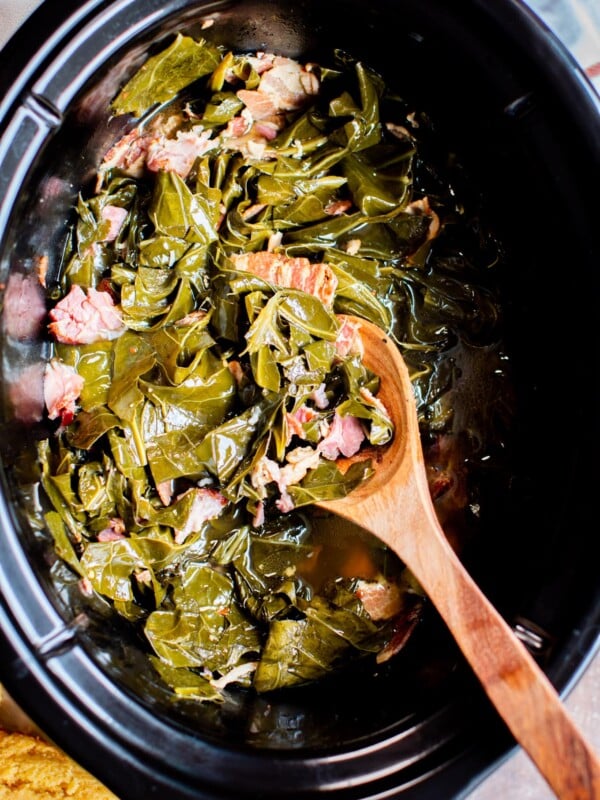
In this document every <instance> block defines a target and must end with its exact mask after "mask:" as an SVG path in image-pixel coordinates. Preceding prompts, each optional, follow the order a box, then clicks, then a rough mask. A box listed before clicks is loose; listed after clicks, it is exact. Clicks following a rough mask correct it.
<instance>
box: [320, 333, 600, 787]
mask: <svg viewBox="0 0 600 800" xmlns="http://www.w3.org/2000/svg"><path fill="white" fill-rule="evenodd" d="M348 319H350V320H352V321H353V322H356V323H359V324H360V328H361V331H360V332H361V336H362V340H363V344H364V348H365V355H364V362H365V364H366V366H367V367H369V368H370V369H371V370H373V372H375V373H376V374H377V375H379V376H380V378H381V386H380V390H379V394H378V397H379V398H380V399H381V401H382V402H383V403H384V405H385V406H386V408H387V409H388V411H389V413H390V416H391V418H392V421H393V422H394V425H395V430H396V434H395V437H394V439H393V441H392V443H391V444H390V445H389V446H388V447H387V448H385V449H381V448H380V449H379V450H377V449H374V450H373V451H371V452H370V453H369V455H370V457H372V460H373V466H374V469H375V473H374V475H373V477H372V478H370V479H369V480H368V481H366V482H365V483H363V484H361V485H360V486H359V487H358V488H357V489H355V490H354V491H353V492H351V493H350V494H349V495H348V496H346V497H344V498H342V499H340V500H328V501H324V502H322V503H319V506H320V507H321V508H324V509H327V510H328V511H332V512H333V513H335V514H337V515H339V516H341V517H345V518H346V519H348V520H351V521H352V522H354V523H356V524H358V525H360V526H362V527H363V528H365V529H366V530H368V531H370V532H371V533H373V534H374V535H375V536H377V537H378V538H379V539H380V540H381V541H383V542H384V543H385V544H386V545H387V546H388V547H389V548H390V549H391V550H393V551H394V552H395V553H396V554H397V555H398V556H399V558H400V559H401V560H402V561H403V562H404V564H406V566H407V567H408V568H409V569H410V570H411V572H412V573H413V574H414V575H415V577H416V578H417V580H418V581H419V582H420V583H421V585H422V587H423V589H424V590H425V591H426V593H427V594H428V596H429V598H430V599H431V601H432V602H433V603H434V605H435V606H436V608H437V609H438V611H439V613H440V615H441V616H442V618H443V619H444V621H445V622H446V624H447V626H448V628H449V629H450V631H451V633H452V635H453V636H454V638H455V639H456V642H457V643H458V646H459V647H460V649H461V650H462V652H463V654H464V655H465V657H466V658H467V660H468V662H469V663H470V665H471V667H472V668H473V670H474V672H475V674H476V675H477V677H478V678H479V680H480V681H481V684H482V685H483V688H484V689H485V691H486V692H487V694H488V696H489V698H490V700H491V701H492V703H493V704H494V706H495V707H496V710H497V711H498V713H499V714H500V716H501V717H502V719H503V720H504V721H505V723H506V724H507V726H508V727H509V729H510V730H511V732H512V734H513V735H514V737H515V739H516V740H517V742H519V744H521V746H522V747H523V748H524V750H526V752H527V753H528V754H529V756H530V757H531V759H532V760H533V762H534V763H535V764H536V766H537V768H538V769H539V771H540V773H541V774H542V775H543V776H544V778H545V779H546V780H547V781H548V783H549V784H550V786H551V787H552V789H553V790H554V792H555V793H556V795H557V797H559V798H564V800H600V762H599V761H598V758H597V756H596V755H595V754H594V752H593V750H592V749H591V747H590V745H589V744H588V743H587V742H586V741H585V740H584V738H583V737H582V735H581V733H580V732H579V731H578V730H577V728H576V726H575V724H574V723H573V721H572V720H571V718H570V717H569V715H568V714H567V712H566V710H565V708H564V706H563V705H562V703H561V701H560V698H559V697H558V695H557V693H556V691H555V690H554V688H553V686H552V684H551V683H550V681H549V680H548V679H547V677H546V676H545V675H544V673H543V672H542V670H541V669H540V668H539V667H538V666H537V664H536V663H535V661H534V660H533V658H532V657H531V656H530V655H529V653H528V652H527V650H526V649H525V647H524V645H523V644H522V643H521V642H520V641H519V640H518V639H517V638H516V636H515V635H514V633H513V632H512V630H511V629H510V627H509V626H508V625H507V623H506V622H505V621H504V619H503V618H502V617H501V616H500V614H499V613H498V612H497V611H496V609H495V608H494V607H493V606H492V605H491V603H490V602H489V600H487V598H486V597H485V596H484V595H483V593H482V592H481V590H480V589H479V588H478V587H477V585H476V584H475V582H474V581H473V579H472V578H471V577H470V576H469V574H468V573H467V571H466V570H465V568H464V567H463V566H462V564H461V562H460V561H459V559H458V557H457V556H456V554H455V552H454V550H453V549H452V547H451V546H450V544H449V543H448V540H447V539H446V537H445V535H444V532H443V530H442V528H441V526H440V524H439V522H438V520H437V517H436V512H435V509H434V506H433V503H432V500H431V497H430V494H429V488H428V484H427V477H426V473H425V464H424V458H423V452H422V450H421V442H420V436H419V425H418V421H417V410H416V405H415V400H414V394H413V389H412V384H411V381H410V378H409V375H408V370H407V368H406V365H405V364H404V361H403V359H402V356H401V355H400V352H399V350H398V348H397V347H396V345H395V344H394V343H393V341H392V340H391V339H390V338H389V337H388V336H387V335H386V334H385V333H384V332H383V331H382V330H381V329H380V328H378V327H377V326H376V325H373V324H372V323H370V322H367V321H365V320H362V319H358V318H355V317H349V318H348Z"/></svg>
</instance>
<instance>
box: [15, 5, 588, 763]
mask: <svg viewBox="0 0 600 800" xmlns="http://www.w3.org/2000/svg"><path fill="white" fill-rule="evenodd" d="M108 5H109V4H106V6H108ZM113 5H115V6H118V5H119V4H113ZM123 5H125V4H123ZM201 8H202V7H201V4H197V5H196V6H194V7H193V8H191V9H179V5H178V4H173V5H169V4H168V3H166V4H164V6H163V11H162V17H161V21H160V22H159V23H155V22H152V23H150V22H148V24H147V26H146V27H145V28H140V30H142V32H141V33H140V34H139V35H138V37H137V39H136V41H135V42H134V45H133V48H132V47H131V43H129V44H128V45H127V46H123V48H121V50H119V52H117V53H115V54H113V55H111V57H110V58H109V59H108V61H106V62H105V63H101V64H99V67H98V69H97V71H96V72H95V74H94V76H93V78H92V79H91V80H90V81H88V82H87V83H86V85H85V86H82V87H81V88H78V91H77V94H76V98H75V101H74V103H73V104H72V105H71V106H70V107H69V109H68V110H67V111H66V113H65V114H64V118H61V119H60V120H59V122H60V124H57V125H56V126H54V127H53V128H52V131H51V133H50V135H49V136H48V137H47V139H46V141H45V142H44V144H43V146H42V147H41V148H40V151H39V155H38V157H37V158H36V161H35V166H34V168H33V169H32V170H31V171H30V172H29V174H28V175H27V176H26V178H25V180H24V183H23V189H22V191H21V192H20V195H19V205H18V206H17V207H16V208H15V210H14V213H13V215H12V223H11V226H10V228H9V230H8V233H7V236H6V239H5V245H4V253H5V261H4V266H3V269H6V268H7V266H8V265H9V263H10V265H11V266H12V267H25V268H28V267H30V266H31V264H32V263H33V259H34V258H35V257H36V255H38V254H39V253H40V252H44V253H48V254H49V256H50V267H49V275H50V276H52V275H54V276H55V271H56V269H57V264H58V255H59V253H60V242H61V239H62V237H63V234H64V231H65V222H66V220H67V219H69V217H70V213H71V211H70V210H71V208H72V206H73V203H74V201H75V199H76V195H77V192H78V191H79V189H80V188H81V187H82V186H83V187H85V186H86V185H87V186H89V185H90V183H91V182H92V181H93V173H94V167H95V165H96V164H97V162H98V160H99V155H100V154H102V153H103V152H104V151H105V150H106V148H107V146H108V144H109V143H110V142H111V141H112V140H114V138H115V137H116V136H117V135H118V130H119V128H120V127H121V126H122V123H121V122H120V121H118V120H117V121H109V120H108V119H107V115H106V108H107V104H108V101H109V100H110V98H111V97H112V96H113V95H114V93H115V90H116V88H117V86H118V85H119V83H120V82H122V80H123V79H124V77H126V76H127V75H128V74H129V73H131V72H132V71H133V69H134V68H135V67H136V66H137V65H138V64H139V63H140V61H141V60H142V58H143V56H144V54H146V53H147V52H148V47H150V50H151V51H153V50H155V49H158V48H160V47H161V46H162V45H163V43H164V42H165V41H166V39H165V37H167V36H169V35H170V34H171V33H172V32H174V31H177V30H182V31H186V32H188V33H191V34H192V35H196V36H199V35H208V36H210V37H211V38H212V39H216V40H217V41H220V42H222V43H224V44H227V46H230V47H233V48H235V49H241V50H253V49H264V50H276V51H278V52H282V53H285V54H287V55H291V56H296V55H300V54H302V56H303V57H308V58H312V59H314V60H317V61H318V60H319V59H321V58H323V57H324V56H328V55H329V54H330V53H331V52H332V49H333V48H341V49H343V50H345V51H347V52H348V53H351V54H353V55H355V56H357V57H359V58H360V59H361V60H364V61H365V62H367V63H368V64H370V65H371V66H372V67H374V68H375V69H377V70H379V71H380V72H381V73H382V74H383V75H384V77H385V79H386V81H387V83H388V84H389V85H391V86H393V87H395V88H396V89H397V90H398V91H399V92H400V93H402V94H403V95H404V96H406V97H407V98H409V99H410V100H411V101H413V102H414V104H415V107H419V108H422V109H425V110H426V111H427V112H428V113H429V114H430V116H431V118H432V119H433V120H434V121H435V125H436V126H437V132H438V134H439V137H440V139H441V140H443V141H444V142H447V143H448V145H449V149H450V150H454V151H455V152H456V153H458V155H459V159H460V161H461V162H462V163H463V164H464V172H465V174H466V176H467V182H468V183H469V185H471V186H473V187H474V191H477V192H480V193H481V196H482V203H483V209H484V212H483V213H484V214H485V215H487V217H488V218H489V219H491V220H493V225H494V226H495V227H496V229H497V230H498V232H499V234H500V238H501V239H502V240H503V242H504V244H505V248H506V274H505V279H504V287H503V290H504V297H505V320H504V325H505V331H506V337H507V339H508V341H509V342H510V350H511V357H512V361H513V369H514V377H515V388H516V398H517V407H518V414H517V415H516V418H515V422H514V429H513V430H512V432H511V448H512V450H511V453H510V461H511V473H510V475H509V476H508V478H506V477H504V478H503V479H502V480H495V477H498V476H491V477H490V478H489V480H488V481H487V484H486V486H487V488H486V492H487V495H488V496H487V497H486V502H485V503H484V504H482V505H483V506H484V507H485V508H487V509H489V510H488V512H487V514H486V517H485V518H484V520H483V525H482V527H483V533H484V535H483V536H481V537H480V538H479V539H478V540H477V541H475V542H473V543H472V544H471V546H470V548H469V550H468V551H467V552H466V553H465V558H466V559H467V560H468V563H469V566H470V568H471V569H472V571H473V574H474V575H475V577H476V578H477V579H478V580H479V581H480V582H481V584H482V585H483V588H484V589H485V590H486V591H487V592H488V594H489V595H490V597H491V598H492V599H493V600H494V602H496V603H497V604H498V606H499V607H500V609H501V610H502V611H503V612H504V613H506V614H507V615H508V616H509V617H510V618H513V617H514V616H515V615H517V614H520V615H522V616H525V617H527V618H529V619H531V620H532V621H533V622H535V623H537V624H539V625H540V626H542V627H543V628H544V630H545V631H547V633H548V637H549V641H550V640H551V641H552V642H553V643H554V646H555V648H556V650H555V651H554V652H555V653H560V648H561V647H563V646H564V645H565V643H566V642H567V640H568V637H569V635H570V632H571V631H572V629H573V628H575V627H577V624H578V620H580V618H581V617H582V615H584V614H585V613H587V612H588V611H589V609H590V607H591V606H592V605H593V603H594V598H593V588H592V587H593V586H594V576H593V575H592V565H591V563H590V559H588V558H586V555H587V551H588V548H589V530H590V527H591V526H590V524H589V523H590V521H591V519H592V508H591V499H590V498H591V497H592V493H591V486H590V483H591V475H592V470H591V467H590V452H589V448H587V447H586V446H585V431H586V430H587V429H588V423H587V421H586V420H587V418H588V407H589V403H588V402H586V401H587V400H588V397H589V392H590V389H589V388H588V378H589V366H588V365H589V363H590V361H589V359H590V349H589V346H588V345H589V343H591V342H592V340H593V329H592V323H593V319H594V317H593V314H592V309H591V302H592V297H593V296H594V293H593V292H588V291H587V289H586V286H587V284H588V282H589V281H590V280H591V268H592V264H591V258H590V254H591V253H592V243H591V237H590V230H591V224H590V220H591V213H590V209H589V207H588V206H587V204H586V202H585V201H584V199H583V198H584V197H586V196H587V197H590V196H591V193H590V194H588V193H587V192H588V186H587V182H588V174H589V173H591V172H593V170H589V165H588V163H587V161H586V158H589V152H590V151H589V148H588V144H587V143H586V142H585V140H584V139H582V138H581V136H580V133H579V130H578V129H576V128H575V127H574V126H573V125H571V124H570V122H571V121H570V120H569V119H568V118H567V116H566V113H565V108H564V107H562V108H561V106H560V103H559V102H558V101H557V98H556V97H554V96H553V94H552V85H551V76H548V75H547V74H546V75H544V74H543V73H542V72H541V71H540V69H539V67H538V66H536V64H535V63H534V62H533V61H529V60H528V58H527V55H526V53H525V51H524V50H518V49H517V48H516V47H514V48H513V49H512V50H510V52H508V51H507V40H506V38H505V36H504V34H503V33H502V32H501V30H500V29H498V28H496V27H494V26H493V25H492V24H491V23H490V20H489V19H488V18H487V16H485V15H484V14H482V13H480V11H479V10H478V6H477V4H476V3H467V2H462V3H458V4H453V7H452V10H450V8H449V7H448V9H447V8H446V4H445V3H442V2H439V3H438V2H428V3H427V4H423V3H420V2H412V1H411V2H403V3H399V2H377V3H375V2H371V3H368V4H365V3H361V2H356V1H355V0H351V1H350V2H348V1H347V0H346V1H345V2H338V0H329V2H327V3H323V2H319V0H314V2H313V0H310V1H309V0H302V1H301V2H295V3H293V4H292V3H286V2H283V1H282V2H268V3H253V2H249V3H244V4H225V5H218V4H217V5H214V4H213V5H211V6H210V9H209V10H208V11H206V12H205V14H204V15H205V16H211V14H212V15H213V16H214V17H215V20H216V22H215V25H214V26H213V28H212V29H210V31H208V32H207V33H206V34H204V33H203V32H201V15H202V10H201ZM140 13H141V12H140ZM115 19H116V20H117V22H116V23H115V24H120V25H122V26H126V24H127V22H126V21H125V20H126V16H125V14H124V13H123V14H121V16H120V17H119V16H118V15H116V16H115ZM120 32H121V31H119V33H120ZM88 47H89V57H90V60H91V59H92V58H93V57H95V56H96V53H95V52H94V40H93V37H90V39H89V43H88ZM57 75H58V76H59V83H60V80H63V81H64V82H65V84H66V83H68V82H73V81H76V78H75V77H74V76H73V75H72V73H70V72H69V65H68V64H67V63H65V64H63V65H62V67H61V68H60V70H58V71H57ZM61 76H62V77H61ZM40 113H49V114H50V115H52V114H53V113H54V112H53V110H52V108H51V107H47V106H46V105H45V106H44V107H43V108H41V109H40ZM4 277H5V274H4V273H3V278H4ZM596 296H597V294H596ZM39 355H40V353H39V350H38V351H34V349H32V350H31V351H30V352H28V353H22V352H20V353H19V354H18V359H23V358H25V359H32V358H38V357H39ZM7 357H9V358H10V357H15V358H16V356H14V354H12V355H11V354H10V353H8V356H7V352H6V349H5V358H7ZM565 411H566V418H565V417H564V416H560V417H559V414H561V415H563V414H564V413H565ZM21 436H22V433H21V432H19V437H21ZM21 446H22V440H21V438H19V439H18V440H17V439H13V440H11V439H10V437H9V436H8V435H7V436H6V437H5V442H4V446H3V451H4V457H5V460H6V462H7V463H9V464H10V462H11V459H12V458H13V457H14V455H15V453H16V452H18V450H19V449H20V447H21ZM16 513H17V515H18V516H20V519H21V524H22V528H23V541H24V543H25V546H26V548H27V550H28V554H29V558H30V560H31V562H32V563H33V564H34V565H35V569H36V571H37V574H38V575H39V578H40V581H41V582H42V584H43V586H44V587H45V591H46V593H47V595H48V597H49V598H50V599H51V601H52V602H53V603H54V604H55V606H56V607H57V608H58V609H59V610H60V612H61V614H62V615H63V616H64V618H65V619H66V620H71V619H72V618H73V617H74V616H76V615H77V614H79V613H80V612H83V613H84V614H85V615H86V618H87V619H88V624H87V626H86V627H85V630H82V631H81V633H80V634H79V637H78V638H79V642H80V644H82V645H83V647H84V648H85V649H86V650H87V651H88V652H89V654H90V655H91V656H92V658H93V659H94V660H95V661H96V662H97V663H99V664H101V665H102V667H103V668H105V670H106V672H107V673H108V674H109V675H110V676H112V677H113V678H114V679H115V680H116V681H117V682H118V683H120V684H121V685H123V686H125V687H127V690H128V691H131V692H133V693H134V694H135V695H136V696H138V697H141V698H143V702H144V703H145V704H147V705H148V706H149V707H150V708H151V709H152V710H153V711H155V712H157V713H159V714H160V715H161V716H162V717H163V718H164V719H169V720H170V721H171V722H172V723H173V724H174V725H176V726H178V727H180V728H182V729H189V730H193V731H197V732H199V733H200V734H201V735H202V736H205V737H206V738H208V739H211V740H213V741H222V742H225V741H226V742H227V744H228V745H232V744H234V745H241V744H244V743H250V744H252V745H253V746H257V747H267V748H278V749H293V750H295V749H298V748H309V749H310V750H313V751H318V750H320V749H326V750H336V749H339V748H342V749H343V748H348V747H350V746H351V745H352V744H353V743H357V742H364V741H370V740H382V739H385V738H386V737H389V736H392V735H394V734H397V733H399V732H402V731H408V730H409V729H410V728H411V726H413V725H420V726H422V727H421V730H422V731H424V732H425V734H426V735H427V733H428V732H429V733H430V734H431V735H432V736H434V737H435V738H436V740H437V741H438V743H439V744H440V746H441V744H442V742H443V741H444V740H445V739H446V738H447V737H448V736H449V735H450V731H451V730H453V731H454V733H453V734H452V735H456V726H457V725H458V727H461V724H462V726H463V727H468V725H469V724H470V723H469V718H470V717H471V711H467V710H466V709H469V708H470V707H471V706H473V705H477V704H478V703H479V702H480V697H479V690H478V689H477V687H476V686H475V685H474V683H473V682H472V681H471V678H470V677H469V673H468V671H467V670H466V668H464V666H463V665H462V662H461V659H460V656H459V654H458V653H457V651H456V649H455V647H454V645H453V644H452V642H450V641H449V638H448V636H447V635H446V633H445V632H444V630H443V628H442V626H441V625H439V623H438V621H437V619H436V617H435V614H434V613H433V612H430V614H429V618H428V620H427V621H426V623H425V624H424V625H423V626H422V628H421V629H420V630H419V631H418V632H417V634H416V635H415V636H414V638H413V640H412V641H411V642H410V644H409V646H408V648H407V650H406V651H405V653H404V654H403V656H402V657H401V658H400V659H397V660H396V662H395V663H394V662H393V663H391V664H390V665H388V666H386V667H385V668H380V669H378V670H377V673H376V674H375V673H374V671H373V669H372V668H365V667H360V668H358V669H356V670H353V671H349V672H348V673H346V674H344V675H342V676H340V677H337V678H336V679H335V680H334V681H329V682H324V683H323V684H321V685H319V686H315V687H309V688H306V689H302V690H297V691H295V692H294V693H290V694H285V695H282V696H280V697H269V698H266V699H265V698H254V697H249V696H246V695H244V694H240V695H239V696H237V697H234V699H232V700H231V701H230V702H227V703H225V704H224V705H223V706H221V707H218V708H217V707H209V706H198V705H193V704H189V705H180V706H175V705H173V704H172V703H170V701H169V699H168V697H167V695H166V694H165V692H164V691H163V689H162V688H161V687H160V685H159V683H158V682H157V679H156V677H155V676H154V675H153V672H152V670H151V669H150V668H149V667H148V666H147V664H146V661H145V658H144V657H143V656H142V654H141V649H140V648H139V647H138V646H137V645H136V643H135V642H133V641H132V640H131V634H130V633H128V632H127V631H125V630H122V629H121V626H120V624H119V623H118V622H117V621H115V620H112V619H108V618H107V611H106V610H105V609H103V608H102V607H101V606H96V607H90V606H89V605H87V604H85V603H84V602H83V601H82V600H81V599H80V598H79V596H78V595H77V594H76V593H75V592H73V593H71V594H69V592H63V594H62V595H60V596H59V595H58V594H57V592H56V589H55V583H54V581H53V577H52V575H53V572H56V570H57V569H58V567H57V566H56V565H55V566H54V567H53V570H52V571H51V570H49V568H48V562H49V545H48V542H47V540H46V538H45V537H44V536H43V535H42V534H41V533H40V532H34V531H31V530H30V529H28V526H27V523H26V521H25V520H24V519H23V517H22V515H20V512H19V510H18V509H17V510H16ZM565 550H566V554H565ZM547 664H548V665H549V668H550V670H552V664H553V653H552V651H550V653H549V661H548V662H547ZM559 678H560V680H563V678H562V677H561V676H559ZM440 709H446V711H445V712H444V713H445V716H444V715H441V716H440ZM457 709H458V710H457ZM435 715H437V717H436V719H435V721H434V722H431V720H433V719H434V716H435ZM459 716H461V717H462V723H459V722H458V718H459ZM471 724H472V723H471ZM421 746H422V744H418V743H416V744H415V745H414V752H415V753H417V751H418V750H419V748H420V747H421Z"/></svg>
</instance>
